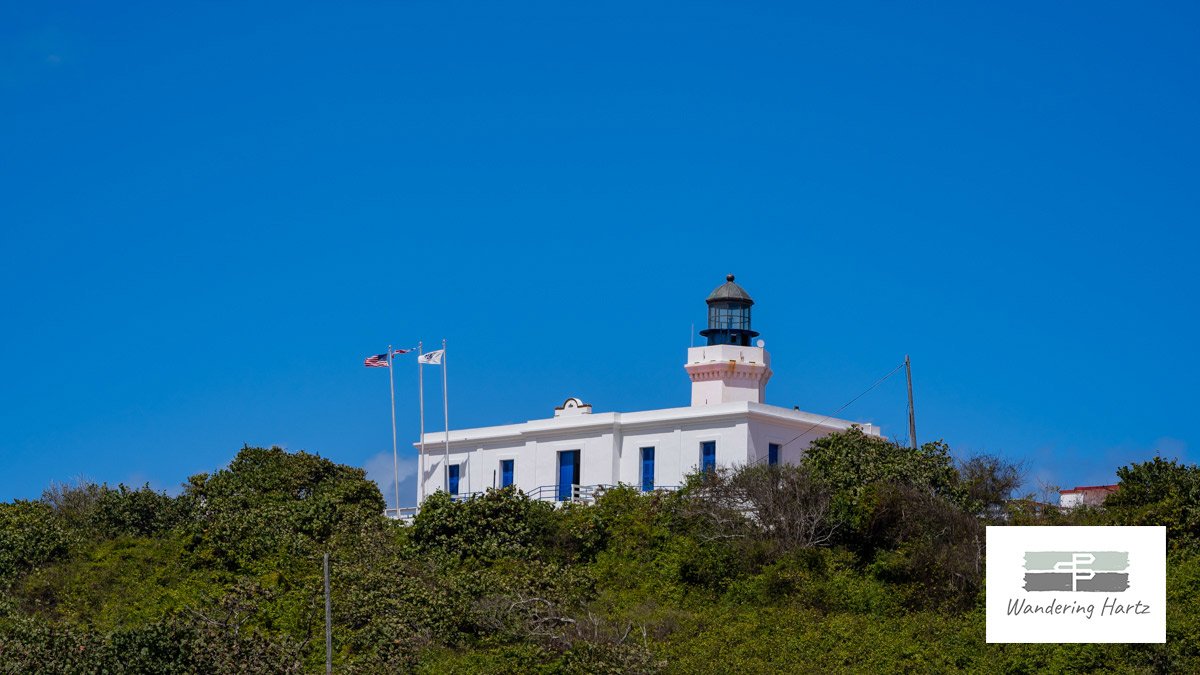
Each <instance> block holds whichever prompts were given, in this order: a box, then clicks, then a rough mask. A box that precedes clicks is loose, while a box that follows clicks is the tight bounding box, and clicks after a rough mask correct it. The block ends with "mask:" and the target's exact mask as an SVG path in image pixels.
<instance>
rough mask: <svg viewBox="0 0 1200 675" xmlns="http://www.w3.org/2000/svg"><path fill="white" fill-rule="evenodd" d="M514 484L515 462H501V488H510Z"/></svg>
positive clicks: (508, 460)
mask: <svg viewBox="0 0 1200 675" xmlns="http://www.w3.org/2000/svg"><path fill="white" fill-rule="evenodd" d="M512 484H513V460H511V459H502V460H500V487H502V488H503V487H508V486H509V485H512Z"/></svg>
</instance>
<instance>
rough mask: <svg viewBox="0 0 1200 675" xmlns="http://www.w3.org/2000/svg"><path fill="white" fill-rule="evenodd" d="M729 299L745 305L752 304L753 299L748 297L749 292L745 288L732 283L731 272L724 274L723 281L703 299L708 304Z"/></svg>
mask: <svg viewBox="0 0 1200 675" xmlns="http://www.w3.org/2000/svg"><path fill="white" fill-rule="evenodd" d="M729 301H734V302H743V303H745V304H746V305H753V304H754V300H752V299H751V298H750V294H749V293H747V292H746V289H744V288H742V287H741V286H738V285H737V284H736V283H734V281H733V275H732V274H729V275H726V276H725V283H723V284H721V285H720V286H717V287H716V288H714V289H713V292H712V293H709V294H708V299H707V300H705V302H707V303H708V304H710V305H711V304H712V303H714V302H729Z"/></svg>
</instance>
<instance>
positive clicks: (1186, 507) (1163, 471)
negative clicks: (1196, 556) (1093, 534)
mask: <svg viewBox="0 0 1200 675" xmlns="http://www.w3.org/2000/svg"><path fill="white" fill-rule="evenodd" d="M1117 478H1118V479H1119V481H1120V482H1119V487H1118V489H1117V491H1116V492H1115V493H1113V494H1111V495H1109V496H1108V499H1106V500H1105V501H1104V508H1105V510H1106V511H1107V512H1108V514H1109V515H1110V517H1112V518H1113V519H1114V521H1115V522H1117V523H1119V524H1122V525H1165V526H1166V528H1167V543H1168V546H1169V547H1170V548H1172V549H1178V548H1183V547H1188V546H1195V545H1196V544H1197V543H1200V467H1198V466H1196V465H1195V464H1190V465H1189V464H1181V463H1179V462H1178V461H1176V460H1166V459H1163V458H1161V457H1155V458H1154V459H1152V460H1150V461H1149V462H1142V463H1140V464H1130V465H1128V466H1123V467H1121V468H1119V469H1117Z"/></svg>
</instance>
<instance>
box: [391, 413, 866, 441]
mask: <svg viewBox="0 0 1200 675" xmlns="http://www.w3.org/2000/svg"><path fill="white" fill-rule="evenodd" d="M748 417H750V418H755V419H758V420H762V421H766V422H774V423H777V424H781V425H783V426H792V427H797V428H798V429H800V430H804V434H807V433H809V432H815V433H816V434H818V435H824V434H827V433H830V432H832V431H845V430H846V429H849V428H850V427H851V426H859V427H862V429H863V431H864V432H866V433H867V434H869V435H872V436H878V435H879V428H878V427H876V426H875V425H873V424H868V423H861V422H851V421H849V420H841V419H835V418H832V417H823V416H821V415H816V414H813V413H806V412H801V411H799V410H794V409H790V408H780V407H778V406H773V405H767V404H765V403H751V402H747V401H731V402H729V403H718V404H713V405H702V406H690V407H686V408H665V409H661V410H642V411H639V412H629V413H618V412H607V413H593V414H591V415H570V416H566V417H549V418H544V419H538V420H530V421H528V422H524V423H520V424H505V425H500V426H492V427H476V428H473V429H452V430H451V431H450V444H451V445H460V447H459V448H457V449H456V450H461V449H462V448H461V445H468V446H473V445H479V444H483V445H486V444H490V443H493V442H498V441H510V440H512V439H517V438H530V437H536V436H544V435H551V436H555V435H563V434H568V435H570V434H591V433H596V432H598V431H600V432H604V431H607V432H612V431H613V430H614V429H617V428H623V429H632V428H636V427H639V426H642V425H656V424H660V423H662V422H665V421H670V422H674V423H684V424H706V423H711V422H713V421H717V420H725V421H730V420H745V419H747V418H748ZM804 434H801V435H804ZM445 442H446V434H445V432H441V431H437V432H426V434H425V446H426V449H430V447H431V446H437V445H438V444H441V443H445ZM413 445H414V446H417V447H419V446H420V442H419V441H418V442H416V443H413ZM471 449H474V448H471ZM430 452H433V450H430Z"/></svg>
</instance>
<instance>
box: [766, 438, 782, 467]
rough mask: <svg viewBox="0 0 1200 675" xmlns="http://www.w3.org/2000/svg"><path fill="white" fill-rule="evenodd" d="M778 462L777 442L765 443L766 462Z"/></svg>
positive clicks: (774, 463)
mask: <svg viewBox="0 0 1200 675" xmlns="http://www.w3.org/2000/svg"><path fill="white" fill-rule="evenodd" d="M778 463H779V444H778V443H768V444H767V464H770V465H771V466H775V465H776V464H778Z"/></svg>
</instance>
